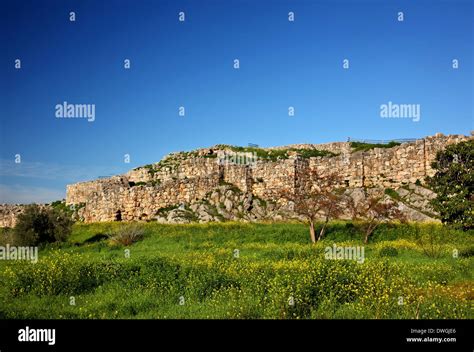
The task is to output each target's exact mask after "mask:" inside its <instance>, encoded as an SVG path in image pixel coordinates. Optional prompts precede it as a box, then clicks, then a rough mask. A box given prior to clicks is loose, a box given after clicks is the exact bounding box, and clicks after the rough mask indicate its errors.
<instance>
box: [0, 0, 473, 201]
mask: <svg viewBox="0 0 474 352" xmlns="http://www.w3.org/2000/svg"><path fill="white" fill-rule="evenodd" d="M39 3H40V2H38V1H24V0H14V1H13V0H2V1H1V5H0V29H1V30H0V99H1V101H0V118H1V121H0V203H3V202H9V203H14V202H21V203H29V202H48V201H52V200H55V199H61V198H63V197H64V196H65V186H66V184H68V183H73V182H77V181H84V180H89V179H94V178H96V177H98V176H105V175H111V174H116V173H122V172H126V171H127V170H129V169H131V168H133V167H136V166H139V165H143V164H148V163H151V162H156V161H158V160H160V159H161V158H162V157H163V155H165V154H167V153H169V152H172V151H179V150H190V149H194V148H198V147H205V146H211V145H214V144H218V143H225V144H235V145H247V143H256V144H259V145H261V146H273V145H285V144H291V143H303V142H306V143H323V142H330V141H343V140H346V139H347V137H353V138H368V139H390V138H417V137H423V136H426V135H432V134H434V133H436V132H442V133H445V134H469V132H470V131H471V130H473V129H474V123H473V72H472V63H473V56H472V43H473V42H474V40H473V23H474V16H473V2H472V1H456V0H454V1H438V0H432V1H419V0H410V1H396V0H392V1H338V0H335V1H329V0H325V1H301V0H288V1H263V0H252V1H250V0H249V1H247V0H245V1H244V0H236V1H222V0H221V1H217V0H216V1H208V0H203V1H179V0H175V1H158V0H155V1H144V0H137V1H116V0H107V1H95V0H80V1H79V0H77V1H64V0H54V1H53V0H44V1H41V6H39V5H38V4H39ZM71 11H74V12H75V13H76V21H75V22H71V21H69V13H70V12H71ZM180 11H184V12H185V16H186V20H185V22H179V21H178V13H179V12H180ZM289 11H293V12H294V13H295V21H294V22H289V21H288V12H289ZM399 11H403V12H404V21H403V22H399V21H397V13H398V12H399ZM18 58H19V59H21V65H22V67H21V69H19V70H18V69H15V59H18ZM124 59H130V60H131V68H130V69H129V70H126V69H124V67H123V61H124ZM234 59H239V60H240V69H238V70H235V69H234V68H233V60H234ZM344 59H349V60H350V61H349V63H350V68H349V69H348V70H345V69H343V67H342V60H344ZM453 59H458V60H459V68H458V69H453V68H452V60H453ZM64 101H67V102H69V103H73V104H95V109H96V115H95V121H93V122H88V121H87V120H86V119H58V118H56V117H55V106H56V104H61V103H63V102H64ZM388 101H392V102H394V103H399V104H420V107H421V118H420V121H418V122H413V121H412V120H410V119H382V118H381V117H380V105H381V104H385V103H387V102H388ZM180 106H184V107H185V110H186V115H185V116H179V115H178V108H179V107H180ZM289 106H293V107H294V108H295V116H288V107H289ZM16 154H20V155H21V163H15V155H16ZM124 154H129V155H130V157H131V162H130V163H129V164H127V163H124Z"/></svg>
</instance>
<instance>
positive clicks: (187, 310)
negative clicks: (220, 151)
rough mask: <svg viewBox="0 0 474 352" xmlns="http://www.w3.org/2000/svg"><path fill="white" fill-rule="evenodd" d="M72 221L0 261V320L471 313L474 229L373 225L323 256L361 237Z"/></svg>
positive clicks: (292, 227)
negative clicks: (360, 249)
mask: <svg viewBox="0 0 474 352" xmlns="http://www.w3.org/2000/svg"><path fill="white" fill-rule="evenodd" d="M119 226H121V224H120V223H100V224H99V223H94V224H81V223H77V224H75V225H74V227H73V233H72V235H71V236H70V237H69V239H68V241H67V242H65V243H62V244H60V245H48V246H46V247H43V248H41V249H40V251H39V261H38V262H37V263H30V262H26V261H5V260H3V261H0V302H1V304H0V318H22V319H28V318H46V319H49V318H59V319H70V318H79V319H115V318H127V319H130V318H132V319H133V318H137V319H146V318H151V319H170V318H199V319H200V318H218V319H222V318H237V319H238V318H242V319H249V318H270V319H304V318H313V319H340V318H342V319H416V318H419V319H423V318H427V319H432V318H443V319H444V318H456V319H458V318H459V319H472V318H473V317H474V314H473V310H472V303H473V298H474V290H473V288H474V285H473V283H474V281H473V268H474V258H473V257H472V253H473V248H474V236H473V233H472V232H470V233H469V232H462V231H456V230H451V229H448V228H447V227H444V226H441V225H436V224H425V225H415V224H383V225H381V226H380V227H379V228H378V229H377V230H376V231H375V234H374V236H373V237H372V238H371V242H370V243H369V244H368V245H365V246H364V254H365V260H364V262H363V263H357V262H356V261H354V260H347V259H345V260H344V259H339V260H330V259H326V258H325V248H326V247H327V246H333V244H334V243H336V244H337V245H338V246H363V242H362V238H363V235H362V234H361V233H360V231H359V230H358V227H357V226H355V225H353V224H352V223H350V222H334V223H331V225H330V227H329V229H328V231H327V235H326V237H325V239H323V240H322V241H321V242H318V243H317V244H315V245H312V244H310V241H309V233H308V229H307V227H306V226H304V225H303V224H299V223H268V224H267V223H256V224H246V223H210V224H192V225H164V224H157V223H143V224H142V225H141V226H143V229H144V233H145V235H144V238H143V239H142V240H140V241H138V242H136V243H134V244H132V245H130V246H121V245H117V244H113V243H111V242H110V240H109V239H108V238H107V236H106V235H107V234H108V233H110V232H112V231H114V230H115V229H117V228H118V227H119Z"/></svg>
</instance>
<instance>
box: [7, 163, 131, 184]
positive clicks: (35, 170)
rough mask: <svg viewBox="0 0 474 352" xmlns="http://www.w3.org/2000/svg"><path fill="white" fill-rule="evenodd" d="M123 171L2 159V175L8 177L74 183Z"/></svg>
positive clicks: (104, 167)
mask: <svg viewBox="0 0 474 352" xmlns="http://www.w3.org/2000/svg"><path fill="white" fill-rule="evenodd" d="M121 172H123V171H121V170H119V169H118V168H117V167H115V168H111V167H106V166H79V165H59V164H50V163H42V162H28V161H22V162H21V163H18V164H17V163H15V162H14V161H12V160H6V159H0V176H8V177H29V178H37V179H46V180H65V181H67V182H71V183H72V182H78V181H87V180H93V179H96V178H97V177H98V176H107V175H112V174H119V173H121Z"/></svg>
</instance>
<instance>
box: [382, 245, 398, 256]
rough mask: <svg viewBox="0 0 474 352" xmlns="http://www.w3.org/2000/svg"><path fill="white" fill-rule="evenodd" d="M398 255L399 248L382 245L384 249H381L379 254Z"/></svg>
mask: <svg viewBox="0 0 474 352" xmlns="http://www.w3.org/2000/svg"><path fill="white" fill-rule="evenodd" d="M397 255H398V250H397V249H396V248H395V247H391V246H386V247H382V249H381V250H380V251H379V256H381V257H396V256H397Z"/></svg>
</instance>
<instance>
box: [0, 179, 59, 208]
mask: <svg viewBox="0 0 474 352" xmlns="http://www.w3.org/2000/svg"><path fill="white" fill-rule="evenodd" d="M65 196H66V191H65V190H64V191H60V190H57V189H54V188H45V187H34V186H24V185H5V184H0V203H9V204H29V203H51V202H52V201H55V200H59V199H63V198H65Z"/></svg>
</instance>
